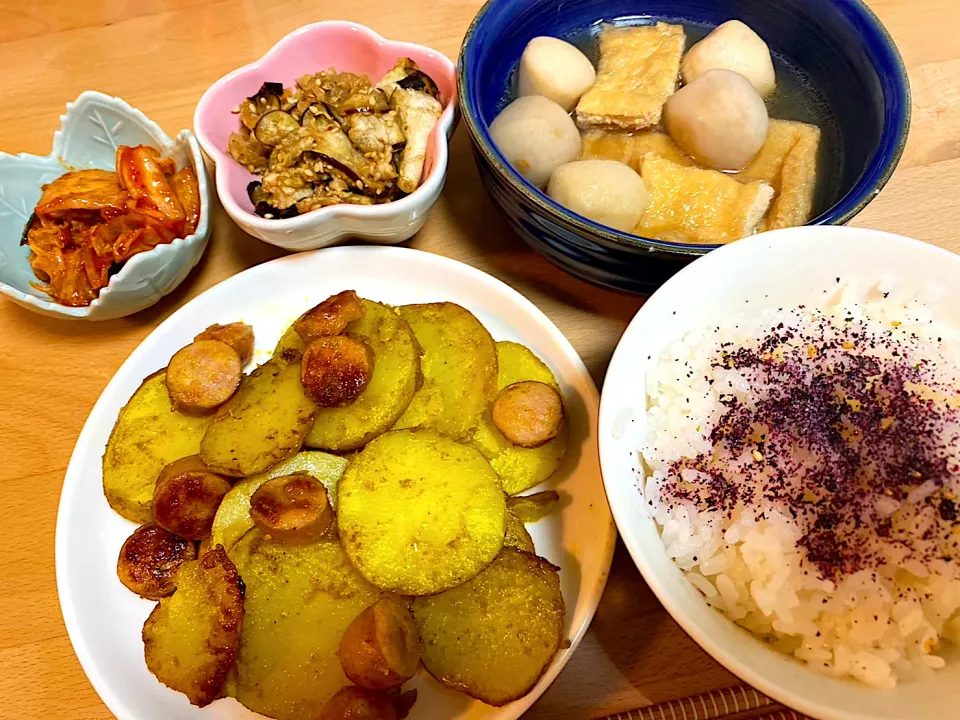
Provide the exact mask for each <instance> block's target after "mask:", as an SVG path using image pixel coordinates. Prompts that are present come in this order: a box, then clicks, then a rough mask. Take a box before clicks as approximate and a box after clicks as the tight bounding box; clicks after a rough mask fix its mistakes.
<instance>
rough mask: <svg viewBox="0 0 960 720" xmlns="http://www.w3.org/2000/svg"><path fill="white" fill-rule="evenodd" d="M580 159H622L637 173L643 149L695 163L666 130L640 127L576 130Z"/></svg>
mask: <svg viewBox="0 0 960 720" xmlns="http://www.w3.org/2000/svg"><path fill="white" fill-rule="evenodd" d="M580 140H581V144H580V159H581V160H616V161H618V162H622V163H626V164H627V165H629V166H630V167H632V168H633V169H634V170H636V171H637V172H638V173H639V172H641V171H642V170H643V159H644V158H645V157H646V156H647V153H655V154H657V155H659V156H660V157H662V158H665V159H667V160H669V161H670V162H674V163H676V164H677V165H683V166H685V167H689V166H691V165H695V164H696V163H695V162H694V161H693V158H691V157H690V156H689V155H686V154H685V153H684V152H683V151H682V150H681V149H680V148H679V147H677V144H676V143H675V142H673V140H671V139H670V136H669V135H667V134H666V133H662V132H657V131H656V130H643V131H641V132H637V133H628V132H622V131H619V130H596V129H594V130H586V131H584V132H582V133H580Z"/></svg>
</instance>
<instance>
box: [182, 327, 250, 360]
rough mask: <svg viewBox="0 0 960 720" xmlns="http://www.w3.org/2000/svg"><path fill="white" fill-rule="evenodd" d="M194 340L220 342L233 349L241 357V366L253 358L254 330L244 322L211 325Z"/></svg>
mask: <svg viewBox="0 0 960 720" xmlns="http://www.w3.org/2000/svg"><path fill="white" fill-rule="evenodd" d="M194 340H219V341H220V342H222V343H226V344H227V345H229V346H230V347H232V348H233V349H234V350H235V351H236V353H237V355H239V356H240V364H241V365H246V364H247V362H248V361H249V360H250V358H251V357H253V342H254V340H253V328H252V327H250V326H249V325H247V324H246V323H242V322H233V323H230V324H229V325H211V326H210V327H208V328H207V329H206V330H204V331H203V332H202V333H200V334H199V335H197V336H196V337H195V338H194Z"/></svg>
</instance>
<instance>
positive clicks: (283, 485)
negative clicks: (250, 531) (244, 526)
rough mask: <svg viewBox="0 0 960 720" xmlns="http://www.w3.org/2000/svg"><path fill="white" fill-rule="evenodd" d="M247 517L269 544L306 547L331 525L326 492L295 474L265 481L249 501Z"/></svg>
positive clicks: (312, 479)
mask: <svg viewBox="0 0 960 720" xmlns="http://www.w3.org/2000/svg"><path fill="white" fill-rule="evenodd" d="M250 517H251V518H252V519H253V522H254V524H255V525H256V526H257V527H258V528H260V529H261V530H263V532H264V533H265V534H266V535H268V536H269V537H270V539H272V540H277V541H280V542H290V543H306V542H312V541H314V540H317V539H319V538H320V537H321V536H322V535H323V534H324V533H325V532H326V531H327V530H329V529H330V526H331V525H332V524H333V508H331V507H330V501H329V500H328V499H327V489H326V488H325V487H324V486H323V483H321V482H320V481H319V480H317V479H316V478H315V477H312V476H310V475H307V474H306V473H294V474H293V475H284V476H283V477H278V478H273V479H272V480H267V481H266V482H265V483H264V484H263V485H261V486H260V487H258V488H257V490H256V492H255V493H253V497H251V498H250Z"/></svg>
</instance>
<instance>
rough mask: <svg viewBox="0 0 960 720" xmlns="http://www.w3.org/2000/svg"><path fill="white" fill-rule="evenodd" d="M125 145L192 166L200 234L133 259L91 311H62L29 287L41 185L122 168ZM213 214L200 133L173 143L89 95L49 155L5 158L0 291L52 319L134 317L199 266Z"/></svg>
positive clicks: (105, 99)
mask: <svg viewBox="0 0 960 720" xmlns="http://www.w3.org/2000/svg"><path fill="white" fill-rule="evenodd" d="M120 145H151V146H153V147H155V148H157V149H158V150H159V151H160V153H161V154H162V155H164V156H166V157H171V158H173V159H174V161H175V162H176V163H177V167H178V168H181V167H184V166H185V165H187V164H190V165H192V166H193V168H194V171H195V172H196V174H197V181H198V184H199V187H200V223H199V225H198V226H197V231H196V232H195V233H194V234H193V235H189V236H188V237H185V238H179V239H177V240H174V241H173V242H172V243H169V244H166V245H158V246H157V247H156V248H154V249H153V250H150V251H149V252H144V253H140V254H138V255H134V256H133V257H132V258H130V259H129V260H127V262H126V263H125V264H124V265H123V267H122V268H121V270H120V272H118V273H117V274H116V275H114V276H113V277H112V278H111V279H110V284H109V285H107V287H105V288H103V290H101V291H100V297H98V298H97V299H95V300H94V301H93V302H92V303H90V305H88V306H87V307H67V306H65V305H60V304H59V303H56V302H54V301H53V300H52V299H51V298H50V297H49V296H48V295H47V294H46V293H44V292H42V291H41V290H37V289H36V288H34V287H32V286H31V284H30V283H32V282H37V278H36V275H34V273H33V269H32V268H31V267H30V263H29V262H27V257H28V255H29V254H30V251H29V248H27V247H26V246H21V245H20V240H21V237H22V235H23V229H24V226H25V225H26V223H27V220H28V219H29V217H30V215H31V213H32V212H33V208H34V207H35V206H36V204H37V201H38V200H39V199H40V193H41V190H40V187H41V186H42V185H44V184H46V183H48V182H50V181H52V180H54V179H56V178H57V177H59V176H61V175H63V174H64V173H65V172H67V168H68V167H69V168H74V169H77V170H82V169H86V168H100V169H103V170H114V169H116V153H117V147H119V146H120ZM210 214H211V200H210V182H209V178H208V177H207V171H206V169H205V168H204V165H203V155H201V153H200V145H199V144H198V143H197V139H196V138H195V137H194V135H193V133H192V132H190V131H189V130H182V131H181V132H180V134H179V135H177V139H176V140H171V139H170V137H168V136H167V135H166V133H164V132H163V130H161V129H160V126H159V125H157V124H156V123H155V122H153V121H152V120H149V119H148V118H147V117H146V115H144V114H143V113H142V112H140V111H139V110H137V109H135V108H132V107H130V105H128V104H127V103H125V102H124V101H123V100H121V99H120V98H115V97H111V96H109V95H104V94H103V93H99V92H94V91H90V90H88V91H86V92H83V93H81V94H80V97H78V98H77V99H76V100H75V101H74V102H72V103H68V104H67V111H66V113H65V114H63V115H61V116H60V129H59V130H58V131H57V132H56V133H54V135H53V150H52V151H51V152H50V154H49V155H47V156H46V157H38V156H36V155H27V154H21V155H8V154H7V153H0V292H2V293H3V294H4V295H6V296H7V297H8V298H10V299H11V300H13V301H14V302H15V303H17V304H19V305H22V306H23V307H25V308H28V309H30V310H33V311H35V312H39V313H42V314H43V315H49V316H51V317H60V318H78V319H81V320H109V319H112V318H118V317H123V316H125V315H130V314H132V313H135V312H137V311H139V310H143V309H144V308H147V307H150V306H151V305H153V304H154V303H155V302H157V301H158V300H159V299H160V298H162V297H163V296H164V295H166V294H167V293H169V292H170V291H172V290H173V289H174V288H175V287H177V285H179V284H180V283H181V282H183V280H184V279H185V278H186V277H187V275H188V274H189V273H190V271H191V270H192V269H193V267H194V266H195V265H196V264H197V262H199V260H200V257H201V256H202V255H203V251H204V249H205V248H206V246H207V239H208V238H209V237H210Z"/></svg>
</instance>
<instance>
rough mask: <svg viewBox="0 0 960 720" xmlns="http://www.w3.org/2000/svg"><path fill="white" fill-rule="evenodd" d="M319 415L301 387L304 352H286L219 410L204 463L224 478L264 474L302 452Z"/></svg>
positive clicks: (208, 436)
mask: <svg viewBox="0 0 960 720" xmlns="http://www.w3.org/2000/svg"><path fill="white" fill-rule="evenodd" d="M316 411H317V407H316V405H315V404H314V402H313V401H312V400H311V399H310V398H308V397H307V395H306V393H304V391H303V385H301V384H300V353H299V352H297V351H294V350H290V351H287V352H284V353H281V354H280V356H279V357H274V358H272V359H270V360H268V361H267V362H265V363H264V364H263V365H261V366H260V367H258V368H257V369H256V370H254V371H253V372H252V373H250V374H249V375H247V376H246V377H245V378H244V379H243V380H242V381H241V383H240V388H239V389H238V390H237V392H236V394H235V395H234V396H233V397H232V398H230V400H229V402H227V403H226V404H225V405H223V406H222V407H221V408H220V409H219V410H218V411H217V414H216V416H214V418H213V420H212V421H211V422H210V426H209V427H208V428H207V431H206V433H204V435H203V440H202V441H201V442H200V459H201V460H203V462H204V463H206V465H207V467H209V468H210V469H211V470H213V471H214V472H218V473H221V474H223V475H233V476H239V477H242V476H246V475H254V474H256V473H259V472H263V471H264V470H266V469H267V468H269V467H271V466H273V465H276V464H277V463H278V462H280V461H281V460H283V459H285V458H287V457H289V456H290V455H292V454H293V453H295V452H297V450H299V449H300V446H301V445H302V444H303V438H304V436H305V435H306V433H307V431H308V430H309V429H310V425H311V423H312V422H313V418H314V415H315V414H316Z"/></svg>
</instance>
